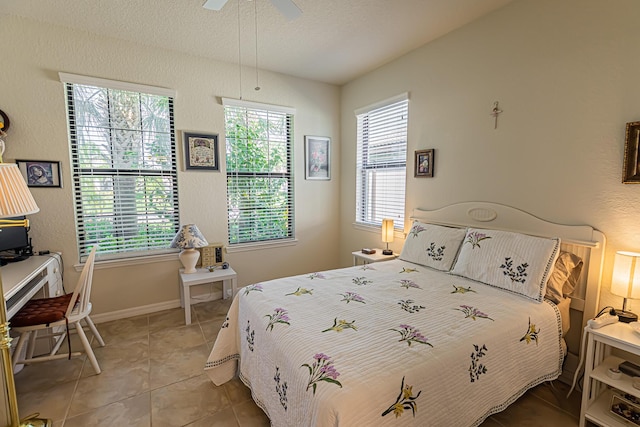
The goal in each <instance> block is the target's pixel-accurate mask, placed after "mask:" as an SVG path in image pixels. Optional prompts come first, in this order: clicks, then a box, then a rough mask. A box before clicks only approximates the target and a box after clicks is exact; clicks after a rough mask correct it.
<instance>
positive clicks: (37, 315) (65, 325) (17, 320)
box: [10, 246, 104, 374]
mask: <svg viewBox="0 0 640 427" xmlns="http://www.w3.org/2000/svg"><path fill="white" fill-rule="evenodd" d="M96 249H97V246H94V247H93V249H91V253H90V254H89V258H88V259H87V261H86V263H85V265H84V268H83V269H82V273H81V274H80V279H79V280H78V284H77V285H76V288H75V289H74V291H73V293H69V294H66V295H61V296H57V297H51V298H41V299H33V300H30V301H29V302H28V303H27V304H26V305H25V306H24V307H22V308H21V309H20V311H18V312H17V313H16V314H15V316H13V317H12V318H11V320H10V324H11V329H12V330H13V331H15V332H18V333H19V334H20V336H19V337H18V341H17V344H16V349H15V352H14V359H13V367H14V369H15V366H16V364H25V365H28V364H30V363H36V362H45V361H48V360H55V359H63V358H69V359H71V357H72V356H79V355H81V354H82V352H74V353H72V352H71V341H70V337H69V332H70V329H71V326H75V330H76V332H77V333H78V337H79V338H80V341H82V346H83V348H84V353H86V354H87V357H88V358H89V361H91V365H92V366H93V369H94V370H95V371H96V373H97V374H99V373H100V372H101V370H100V365H98V361H97V360H96V356H95V354H93V349H92V348H91V344H90V343H89V340H88V339H87V336H86V335H85V333H84V330H83V329H82V325H81V324H80V322H81V321H83V320H84V321H85V323H86V324H87V326H89V329H90V330H91V332H92V333H93V336H94V337H95V339H96V340H97V341H98V343H99V344H100V345H101V346H102V347H104V340H103V339H102V337H101V336H100V333H99V332H98V329H96V326H95V324H94V323H93V321H92V320H91V318H90V317H89V314H90V313H91V301H90V300H89V298H90V296H91V282H92V279H93V265H94V262H95V256H96ZM49 328H51V329H49ZM42 330H45V331H47V334H46V335H41V337H47V338H52V337H54V338H55V340H54V341H53V350H52V351H51V352H50V353H49V354H45V355H42V356H36V357H34V356H33V353H34V350H35V342H36V336H37V333H38V331H42ZM49 331H52V332H49ZM56 331H60V332H56ZM65 338H66V342H67V343H68V353H61V354H58V351H59V350H60V347H62V345H63V344H64V342H65ZM27 341H28V346H27V351H26V356H25V358H24V359H22V358H20V355H21V353H22V349H23V347H24V345H25V343H26V342H27Z"/></svg>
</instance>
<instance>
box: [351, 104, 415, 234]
mask: <svg viewBox="0 0 640 427" xmlns="http://www.w3.org/2000/svg"><path fill="white" fill-rule="evenodd" d="M400 103H405V104H406V105H405V106H404V108H405V111H406V127H405V128H404V141H403V142H401V143H400V145H403V146H404V155H403V159H402V160H399V159H395V160H394V159H391V160H389V161H386V162H371V161H370V159H369V156H368V152H369V142H368V138H367V135H368V134H369V133H371V132H370V131H368V130H369V129H370V127H369V120H370V115H371V114H372V113H376V112H380V111H381V110H383V109H385V108H389V107H394V106H395V105H397V104H400ZM354 113H355V116H356V199H355V202H356V209H355V222H354V225H355V226H356V227H364V228H369V229H372V228H373V229H377V228H380V227H381V226H382V218H381V219H380V221H376V220H375V219H368V218H367V216H369V217H370V216H371V214H369V215H367V210H368V209H367V206H368V205H370V204H371V201H370V200H369V194H370V191H369V190H370V187H369V184H368V183H367V181H368V177H369V175H368V172H370V171H374V172H375V171H384V172H391V171H397V172H400V173H401V176H402V178H403V179H404V183H403V185H404V188H403V194H404V197H402V206H395V207H396V208H398V210H399V211H401V212H402V214H401V216H400V217H399V216H392V215H389V216H384V215H383V216H384V217H385V218H392V219H393V220H394V229H395V230H396V231H402V230H403V229H404V221H405V218H406V213H405V209H406V179H407V163H408V161H407V159H408V130H409V93H408V92H404V93H401V94H399V95H397V96H394V97H391V98H388V99H385V100H382V101H380V102H376V103H374V104H371V105H367V106H365V107H362V108H359V109H357V110H355V112H354ZM388 123H389V122H385V126H387V124H388ZM365 129H367V130H365ZM363 144H364V146H363ZM388 144H389V145H390V146H393V145H397V144H395V143H394V142H393V141H389V142H388Z"/></svg>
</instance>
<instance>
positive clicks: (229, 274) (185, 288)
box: [180, 267, 238, 325]
mask: <svg viewBox="0 0 640 427" xmlns="http://www.w3.org/2000/svg"><path fill="white" fill-rule="evenodd" d="M213 282H222V298H223V299H228V298H233V297H234V296H235V295H236V292H237V290H238V277H237V274H236V272H235V271H234V270H233V268H231V267H229V268H226V269H216V270H214V271H209V270H208V269H206V268H198V271H197V272H196V273H191V274H185V273H184V269H182V268H181V269H180V306H181V307H184V320H185V323H186V324H187V325H190V324H191V291H190V287H191V286H195V285H203V284H205V283H213ZM229 285H231V289H229ZM229 291H231V293H229Z"/></svg>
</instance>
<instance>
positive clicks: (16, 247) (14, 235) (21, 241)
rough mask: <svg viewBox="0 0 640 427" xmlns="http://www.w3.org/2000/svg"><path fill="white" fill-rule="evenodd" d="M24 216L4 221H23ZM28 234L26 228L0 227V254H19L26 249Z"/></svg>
mask: <svg viewBox="0 0 640 427" xmlns="http://www.w3.org/2000/svg"><path fill="white" fill-rule="evenodd" d="M24 218H25V217H24V216H19V217H14V218H6V219H17V220H21V219H24ZM29 246H30V245H29V234H28V233H27V229H26V227H0V252H4V251H12V252H14V253H16V254H17V253H20V252H22V251H24V249H26V248H28V247H29Z"/></svg>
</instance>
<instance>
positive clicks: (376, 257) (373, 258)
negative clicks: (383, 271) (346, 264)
mask: <svg viewBox="0 0 640 427" xmlns="http://www.w3.org/2000/svg"><path fill="white" fill-rule="evenodd" d="M375 251H376V253H375V254H370V255H367V254H363V253H362V251H355V252H351V255H353V265H358V261H362V263H363V264H369V263H372V262H381V261H389V260H392V259H396V258H398V257H399V256H400V255H398V254H393V255H383V254H382V249H378V248H375Z"/></svg>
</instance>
